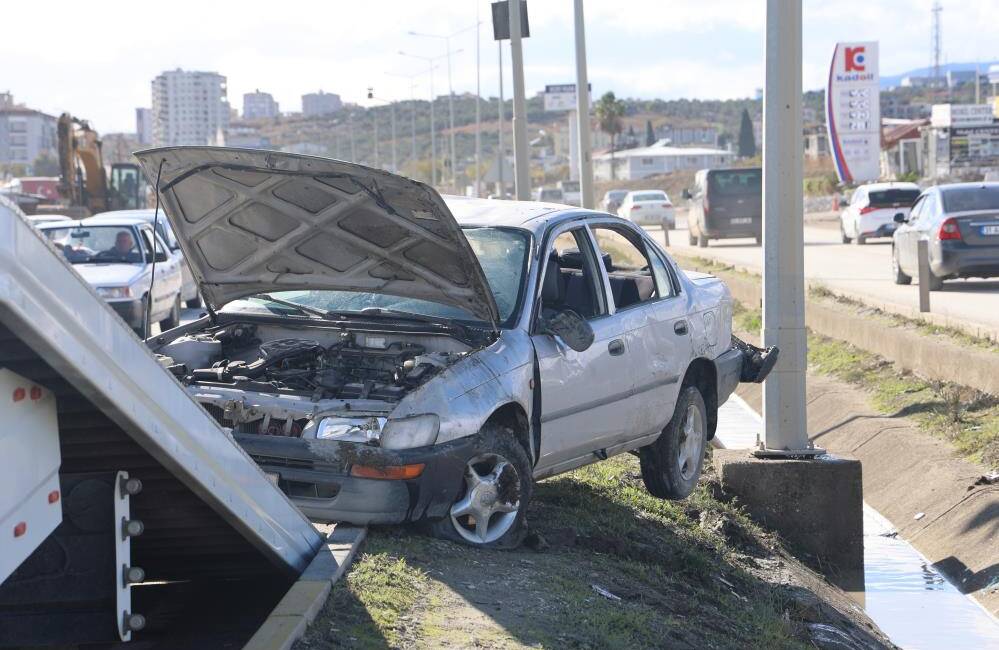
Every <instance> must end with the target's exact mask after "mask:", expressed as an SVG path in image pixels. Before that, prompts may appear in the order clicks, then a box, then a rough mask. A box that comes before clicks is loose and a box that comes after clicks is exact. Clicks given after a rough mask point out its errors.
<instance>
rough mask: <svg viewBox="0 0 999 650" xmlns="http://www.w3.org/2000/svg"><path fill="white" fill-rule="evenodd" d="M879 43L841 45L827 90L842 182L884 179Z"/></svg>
mask: <svg viewBox="0 0 999 650" xmlns="http://www.w3.org/2000/svg"><path fill="white" fill-rule="evenodd" d="M879 82H880V80H879V74H878V42H877V41H866V42H860V43H837V44H836V49H835V50H833V57H832V63H831V64H830V66H829V85H828V86H827V87H826V126H827V128H828V129H829V145H830V149H831V150H832V154H833V160H834V162H835V163H836V174H837V175H838V176H839V180H840V182H841V183H861V182H864V181H872V180H876V179H877V178H878V177H879V176H881V105H880V89H879Z"/></svg>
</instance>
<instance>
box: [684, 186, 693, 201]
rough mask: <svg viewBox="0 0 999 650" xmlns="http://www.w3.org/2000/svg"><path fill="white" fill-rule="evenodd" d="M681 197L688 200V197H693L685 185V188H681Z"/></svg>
mask: <svg viewBox="0 0 999 650" xmlns="http://www.w3.org/2000/svg"><path fill="white" fill-rule="evenodd" d="M683 198H685V199H687V200H688V201H689V200H690V199H692V198H694V197H693V196H692V195H691V194H690V190H688V189H687V188H686V187H685V188H683Z"/></svg>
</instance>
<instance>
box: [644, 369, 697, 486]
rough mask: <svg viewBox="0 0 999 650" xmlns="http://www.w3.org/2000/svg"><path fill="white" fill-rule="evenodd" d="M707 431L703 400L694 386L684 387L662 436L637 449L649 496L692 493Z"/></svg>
mask: <svg viewBox="0 0 999 650" xmlns="http://www.w3.org/2000/svg"><path fill="white" fill-rule="evenodd" d="M707 431H708V416H707V408H706V407H705V406H704V397H703V396H702V395H701V391H700V390H698V389H697V387H696V386H686V387H685V388H683V389H682V390H681V391H680V396H679V398H678V399H677V401H676V409H675V410H674V411H673V417H672V418H671V419H670V421H669V424H667V425H666V428H665V429H663V432H662V435H660V436H659V438H658V439H656V441H655V442H653V443H652V444H651V445H646V446H645V447H642V448H641V449H639V450H638V458H639V461H640V464H641V467H642V481H643V482H644V483H645V488H646V489H647V490H648V491H649V493H650V494H651V495H652V496H655V497H659V498H660V499H683V498H686V497H687V496H689V495H690V493H691V492H693V491H694V487H695V486H696V485H697V479H698V478H700V476H701V467H702V466H703V464H704V448H705V446H706V445H707Z"/></svg>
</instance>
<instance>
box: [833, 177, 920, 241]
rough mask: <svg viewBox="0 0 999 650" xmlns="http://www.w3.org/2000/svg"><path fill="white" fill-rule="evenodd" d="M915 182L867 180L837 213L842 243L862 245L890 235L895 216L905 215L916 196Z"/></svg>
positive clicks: (894, 225)
mask: <svg viewBox="0 0 999 650" xmlns="http://www.w3.org/2000/svg"><path fill="white" fill-rule="evenodd" d="M919 192H920V190H919V186H918V185H916V184H915V183H898V182H891V183H868V184H867V185H861V186H860V187H858V188H857V189H856V190H854V191H853V195H852V196H851V197H850V203H849V204H847V206H846V208H845V209H844V210H843V211H842V212H841V213H840V215H839V232H840V237H841V239H842V242H843V243H844V244H849V243H850V242H851V241H852V242H854V243H855V244H858V245H860V246H863V245H864V244H866V243H867V240H868V239H871V238H874V237H891V236H892V233H894V232H895V228H896V226H897V225H898V224H896V223H895V215H896V214H899V213H902V214H903V215H906V216H908V215H909V210H911V209H912V204H913V203H914V202H915V200H916V199H917V198H918V197H919Z"/></svg>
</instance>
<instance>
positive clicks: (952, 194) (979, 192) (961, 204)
mask: <svg viewBox="0 0 999 650" xmlns="http://www.w3.org/2000/svg"><path fill="white" fill-rule="evenodd" d="M940 193H941V194H942V195H943V204H944V211H945V212H964V211H966V210H999V187H960V188H952V189H948V190H942V191H941V192H940Z"/></svg>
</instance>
